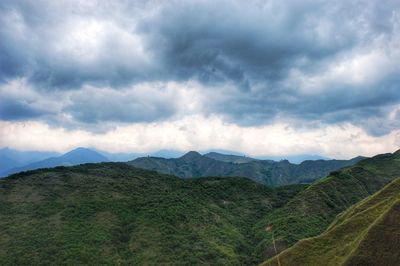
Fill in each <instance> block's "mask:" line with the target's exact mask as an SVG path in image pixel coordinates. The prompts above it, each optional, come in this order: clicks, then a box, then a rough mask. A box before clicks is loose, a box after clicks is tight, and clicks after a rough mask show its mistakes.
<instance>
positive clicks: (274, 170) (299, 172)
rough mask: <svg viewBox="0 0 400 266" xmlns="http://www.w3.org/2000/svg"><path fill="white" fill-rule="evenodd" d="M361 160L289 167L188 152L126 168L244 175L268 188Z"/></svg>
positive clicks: (144, 160)
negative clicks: (176, 156)
mask: <svg viewBox="0 0 400 266" xmlns="http://www.w3.org/2000/svg"><path fill="white" fill-rule="evenodd" d="M361 159H362V157H357V158H354V159H351V160H318V161H304V162H302V163H301V164H298V165H297V164H292V163H290V162H289V161H287V160H283V161H280V162H275V161H271V160H256V159H253V158H248V157H242V156H236V155H224V154H219V153H207V154H205V155H201V154H200V153H198V152H195V151H191V152H188V153H187V154H185V155H183V156H182V157H179V158H173V159H165V158H159V157H150V156H149V157H141V158H137V159H135V160H133V161H130V162H128V164H129V165H132V166H135V167H139V168H143V169H149V170H155V171H158V172H160V173H165V174H171V175H176V176H179V177H182V178H193V177H203V176H243V177H247V178H250V179H252V180H254V181H256V182H259V183H262V184H267V185H270V186H278V185H288V184H298V183H311V182H312V181H314V180H316V179H318V178H321V177H324V176H326V175H327V174H329V173H330V172H332V171H335V170H338V169H340V168H343V167H346V166H350V165H353V164H355V163H357V162H358V161H360V160H361Z"/></svg>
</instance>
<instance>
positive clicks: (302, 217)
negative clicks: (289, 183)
mask: <svg viewBox="0 0 400 266" xmlns="http://www.w3.org/2000/svg"><path fill="white" fill-rule="evenodd" d="M399 173H400V154H399V153H398V152H397V153H394V154H384V155H378V156H375V157H373V158H370V159H365V160H362V161H361V162H359V163H357V164H356V165H354V166H352V167H349V168H345V169H343V170H340V171H337V172H334V173H331V175H330V176H328V177H326V178H324V179H322V180H320V181H317V182H316V183H314V184H312V185H311V186H309V187H308V188H307V189H306V190H304V191H302V192H301V193H299V194H298V195H297V196H296V197H294V198H293V199H292V200H290V201H289V202H288V203H287V204H286V205H285V206H283V207H282V208H278V209H276V210H273V211H272V212H270V213H268V214H267V215H266V217H265V219H263V220H262V221H260V222H259V223H258V225H257V226H256V232H255V235H256V238H258V239H259V244H258V245H257V246H256V248H255V253H254V256H255V257H258V258H260V259H261V258H268V257H271V256H273V255H274V253H273V252H271V244H272V240H271V239H272V238H271V233H270V232H266V231H265V228H266V226H267V225H268V224H273V226H274V234H275V238H276V239H277V240H278V242H277V243H278V249H279V250H280V251H282V250H284V249H286V248H287V247H289V246H291V245H293V244H294V243H296V242H297V241H299V240H300V239H303V238H307V237H312V236H316V235H318V234H320V233H322V232H323V231H324V230H325V229H326V228H327V227H328V226H329V224H330V223H331V222H332V221H333V220H334V218H335V217H336V215H337V214H339V213H341V212H342V211H344V210H345V209H347V208H348V207H350V206H351V205H353V204H355V203H357V202H358V201H360V200H361V199H363V198H366V197H367V196H369V195H371V194H373V193H374V192H376V191H378V190H379V189H381V188H382V187H383V186H384V185H386V184H387V183H389V182H390V181H392V180H393V179H395V178H396V177H398V176H399Z"/></svg>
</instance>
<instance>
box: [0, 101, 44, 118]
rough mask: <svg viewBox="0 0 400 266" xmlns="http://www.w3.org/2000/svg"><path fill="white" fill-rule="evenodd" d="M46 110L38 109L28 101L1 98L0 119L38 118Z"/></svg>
mask: <svg viewBox="0 0 400 266" xmlns="http://www.w3.org/2000/svg"><path fill="white" fill-rule="evenodd" d="M44 114H45V112H43V111H41V110H37V109H36V108H34V107H32V106H30V105H29V104H28V103H24V102H20V101H18V100H14V99H7V98H2V99H0V120H11V121H13V120H24V119H32V118H37V117H40V116H42V115H44Z"/></svg>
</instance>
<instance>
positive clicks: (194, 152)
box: [181, 151, 203, 160]
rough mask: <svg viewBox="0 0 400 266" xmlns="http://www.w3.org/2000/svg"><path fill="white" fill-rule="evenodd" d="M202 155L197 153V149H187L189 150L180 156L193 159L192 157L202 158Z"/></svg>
mask: <svg viewBox="0 0 400 266" xmlns="http://www.w3.org/2000/svg"><path fill="white" fill-rule="evenodd" d="M202 157H203V156H202V155H201V154H200V153H198V152H197V151H189V152H187V153H185V154H184V155H183V156H182V157H181V158H182V159H189V160H193V159H197V158H202Z"/></svg>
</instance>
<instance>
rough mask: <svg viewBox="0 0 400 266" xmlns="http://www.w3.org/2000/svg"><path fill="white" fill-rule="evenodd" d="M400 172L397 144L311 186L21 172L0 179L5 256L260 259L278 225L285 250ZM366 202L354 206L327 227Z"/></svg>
mask: <svg viewBox="0 0 400 266" xmlns="http://www.w3.org/2000/svg"><path fill="white" fill-rule="evenodd" d="M242 164H246V163H242ZM399 172H400V152H396V153H394V154H384V155H379V156H375V157H373V158H370V159H365V160H362V161H361V162H359V163H357V164H356V165H354V166H351V167H348V168H344V169H342V170H340V171H336V172H333V173H331V174H330V175H329V176H328V177H326V178H324V179H321V180H319V181H317V182H315V183H314V184H312V185H309V186H307V185H290V186H283V187H276V188H269V187H266V186H264V185H262V184H259V183H256V182H253V181H252V180H250V179H247V178H241V177H204V178H199V179H181V178H178V177H175V176H171V175H165V174H159V173H157V172H155V171H149V170H144V169H139V168H134V167H132V166H129V165H127V164H126V163H100V164H85V165H79V166H73V167H56V168H52V169H41V170H34V171H29V172H24V173H20V174H15V175H12V176H9V177H7V178H5V179H2V180H0V265H37V264H42V265H43V264H44V265H54V264H61V265H62V264H68V265H71V264H72V265H77V264H90V265H99V264H100V265H115V264H120V265H121V264H122V265H125V264H139V265H156V264H174V265H199V264H201V265H204V264H206V265H207V264H213V265H256V264H258V263H260V262H262V261H264V260H265V259H266V258H271V257H273V256H274V254H275V252H274V250H273V248H272V245H271V243H272V241H271V239H272V235H271V234H272V232H273V233H274V235H275V238H276V240H277V241H276V244H277V248H278V249H279V250H283V249H286V248H287V247H289V246H292V245H293V244H295V243H296V242H297V241H298V240H301V239H303V238H307V237H312V236H316V235H318V234H320V233H322V232H323V231H324V230H326V229H327V228H328V226H329V224H331V222H332V221H333V220H334V219H335V217H336V216H337V215H338V214H339V213H341V212H342V211H344V210H346V209H347V208H349V207H351V206H352V205H353V204H355V203H357V202H359V201H360V200H362V199H364V198H366V197H368V196H370V195H372V194H373V193H375V192H376V191H378V190H379V189H381V188H382V187H383V186H385V185H386V184H388V183H389V182H391V181H392V180H394V179H395V178H397V177H398V173H399ZM394 184H397V183H394ZM395 189H397V191H398V185H396V186H395ZM382 195H388V194H387V193H386V194H382ZM378 198H379V197H374V199H375V200H376V199H378ZM386 203H387V204H388V202H385V204H386ZM360 206H361V205H360ZM363 206H364V205H363ZM371 206H372V205H371ZM382 206H383V205H381V204H380V203H377V205H376V206H375V205H373V208H376V209H378V208H380V207H382ZM385 206H389V205H385ZM393 206H394V207H393V208H396V209H398V207H397V205H393ZM361 208H364V207H359V206H358V207H357V206H356V207H353V208H352V209H349V212H348V213H347V214H346V213H344V214H343V215H341V216H340V217H338V218H337V220H336V222H335V223H334V224H333V225H332V226H331V227H330V229H329V230H328V231H327V232H331V231H332V228H334V227H335V224H336V225H339V224H343V221H344V220H349V221H350V220H351V219H352V218H351V217H352V214H351V213H355V212H356V211H355V210H360V209H361ZM386 209H387V210H389V208H386ZM390 210H391V209H390ZM381 214H382V215H383V216H382V215H381V216H379V217H381V218H379V217H377V216H371V217H375V218H372V220H368V221H369V222H371V223H378V220H379V221H381V220H382V219H383V220H384V221H383V222H384V224H385V226H386V224H388V225H387V226H388V228H392V227H391V226H392V225H391V224H390V222H391V221H392V220H393V219H394V218H393V217H397V216H393V214H392V211H391V212H388V214H387V215H386V212H384V211H383V209H382V212H381ZM347 217H349V218H347ZM385 217H389V218H385ZM270 224H272V225H273V227H272V231H266V227H267V226H268V225H270ZM392 229H393V228H392ZM392 229H390V230H392ZM360 230H361V231H362V230H364V229H362V227H360ZM393 230H394V231H395V232H397V231H398V228H397V229H396V228H394V229H393ZM396 230H397V231H396ZM361 231H360V232H361ZM363 232H364V231H363ZM371 232H374V231H373V230H372V231H371ZM397 233H398V232H397ZM375 235H379V231H376V233H375ZM372 236H373V234H371V235H368V237H372ZM331 240H332V241H333V242H332V245H333V246H332V248H335V247H336V246H337V247H339V246H340V245H341V243H342V242H340V241H339V242H337V244H335V243H334V240H337V237H336V236H335V235H332V239H331ZM371 241H372V242H374V241H375V240H374V239H372V240H371ZM372 242H371V243H372ZM300 243H303V242H300ZM305 243H308V242H305ZM318 243H319V242H318ZM322 243H323V244H321V245H322V246H323V245H326V243H325V242H322ZM354 243H356V242H354ZM357 243H358V242H357ZM357 243H356V244H357ZM360 243H361V244H360V245H358V244H357V245H355V244H354V245H353V244H352V246H354V247H356V246H357V248H354V249H352V256H348V255H343V256H345V257H346V261H351V260H350V259H352V260H355V259H356V257H357V256H358V257H360V261H361V259H362V258H361V257H365V256H367V255H366V254H364V253H363V249H362V248H361V247H363V245H367V246H368V247H369V246H370V244H368V243H370V242H360ZM296 246H297V245H295V246H293V250H297V249H295V247H296ZM301 247H302V246H301ZM290 250H292V249H289V251H290ZM337 250H338V252H342V251H340V250H339V249H337ZM367 250H368V249H367ZM289 251H288V252H289ZM308 252H310V254H313V253H312V252H311V251H308ZM318 252H322V251H317V250H316V251H315V254H320V253H318ZM343 252H344V251H343ZM346 252H347V251H346ZM368 252H369V251H368ZM371 252H375V253H379V252H381V251H380V250H377V249H376V247H375V250H372V249H371ZM375 253H372V254H375ZM340 254H342V253H340ZM343 254H344V253H343ZM346 254H347V253H346ZM357 254H359V255H357ZM356 255H357V256H356ZM316 256H317V255H316ZM338 256H339V255H338ZM340 256H341V255H340ZM358 257H357V258H358ZM288 258H289V257H288ZM288 260H289V259H288ZM304 261H308V259H307V260H306V259H305V260H304ZM310 261H313V258H311V259H310ZM321 261H323V260H321Z"/></svg>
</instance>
